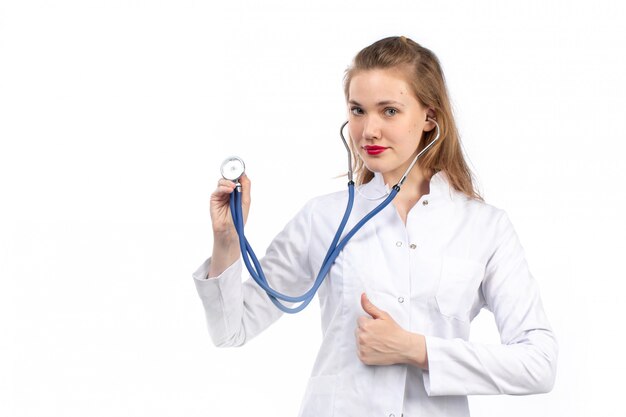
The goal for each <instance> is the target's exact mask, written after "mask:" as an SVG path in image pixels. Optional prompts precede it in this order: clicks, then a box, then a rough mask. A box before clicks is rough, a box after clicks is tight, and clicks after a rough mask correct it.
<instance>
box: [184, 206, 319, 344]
mask: <svg viewBox="0 0 626 417" xmlns="http://www.w3.org/2000/svg"><path fill="white" fill-rule="evenodd" d="M312 204H313V203H312V202H309V204H307V205H306V206H305V207H304V208H303V209H302V210H301V211H300V212H299V213H298V214H297V215H296V216H295V217H294V218H293V219H292V220H291V221H290V222H289V223H288V224H287V225H286V226H285V228H284V229H283V231H282V232H280V233H279V234H278V235H277V236H276V238H274V240H273V241H272V243H271V244H270V246H269V248H268V250H267V252H266V254H265V256H264V257H263V258H262V259H261V260H260V263H261V266H262V268H263V271H264V272H265V274H266V278H267V280H268V283H269V285H270V286H271V287H272V288H274V289H276V290H277V291H279V292H282V293H284V294H287V295H294V296H295V295H300V294H302V293H304V292H305V291H307V290H308V289H309V288H310V287H311V286H312V284H313V280H312V278H313V277H312V273H311V269H310V268H309V260H308V242H309V239H310V231H311V225H310V222H311V207H312ZM229 245H230V246H229ZM219 247H220V248H219V249H216V246H214V250H213V255H214V256H213V257H211V258H209V259H207V260H206V261H205V262H204V263H203V264H202V265H201V266H200V268H198V270H197V271H196V272H195V273H194V274H193V277H194V281H195V285H196V289H197V291H198V295H199V296H200V299H201V300H202V304H203V306H204V310H205V315H206V320H207V325H208V329H209V333H210V335H211V339H212V341H213V343H214V344H215V345H216V346H220V347H226V346H241V345H243V344H245V343H246V342H248V341H249V340H251V339H252V338H253V337H255V336H256V335H258V334H259V333H260V332H262V331H263V330H264V329H266V328H267V327H268V326H269V325H271V324H272V323H274V322H275V321H276V320H277V319H278V318H279V317H280V316H282V314H283V312H282V311H281V310H279V309H278V308H277V307H276V306H275V305H274V304H273V303H272V302H271V301H270V299H269V297H268V296H267V294H266V293H265V291H264V290H263V289H261V288H260V287H259V286H258V285H257V283H256V282H254V280H252V278H251V277H250V276H249V274H248V273H247V271H246V272H245V277H246V278H247V279H246V280H245V282H242V276H244V271H243V261H242V260H241V257H240V251H239V247H238V242H236V243H232V242H231V243H227V244H224V243H223V242H222V244H221V245H219ZM234 247H236V250H234V249H232V248H234ZM231 250H232V251H234V253H235V254H236V255H235V257H234V258H235V261H234V263H232V261H231V259H230V258H229V256H232V255H233V252H231ZM218 254H219V262H220V265H216V264H217V262H216V260H217V259H218ZM225 259H226V261H225ZM229 262H230V263H229ZM214 270H215V271H217V272H218V275H217V276H215V277H212V278H208V276H212V275H213V271H214ZM284 304H285V305H287V306H292V305H294V303H284Z"/></svg>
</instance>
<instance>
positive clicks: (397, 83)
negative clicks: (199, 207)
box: [194, 37, 557, 417]
mask: <svg viewBox="0 0 626 417" xmlns="http://www.w3.org/2000/svg"><path fill="white" fill-rule="evenodd" d="M345 95H346V102H347V106H348V122H349V123H348V127H349V132H350V137H351V147H352V150H353V152H354V154H355V155H356V157H355V161H354V167H355V172H356V174H357V178H356V183H357V186H358V187H357V189H358V191H359V192H358V193H357V194H356V197H355V201H354V208H353V211H352V215H351V217H350V221H349V223H348V225H347V227H346V229H345V230H350V228H351V227H352V226H353V225H354V224H355V223H356V222H358V221H359V220H360V219H361V218H363V216H365V215H366V214H367V213H368V212H369V211H370V210H372V209H373V208H374V207H376V206H377V205H378V204H379V203H380V202H381V201H382V200H381V199H382V198H384V197H386V196H387V193H388V192H389V188H390V187H392V186H393V185H394V184H396V183H398V181H399V180H400V178H401V177H402V175H403V174H404V172H405V171H406V169H407V167H408V166H409V165H410V164H411V162H412V161H413V159H414V158H415V156H416V155H417V153H418V152H419V151H421V150H422V149H424V148H425V147H426V146H427V145H428V144H430V143H431V142H432V141H433V140H434V139H435V138H436V135H437V134H438V135H439V140H437V142H436V143H435V144H434V145H433V146H432V148H430V149H429V150H427V152H426V153H425V154H424V156H423V157H422V158H421V159H419V161H418V162H417V164H416V165H415V166H414V167H413V169H412V170H411V171H410V174H409V176H408V178H407V179H406V181H405V182H404V184H403V186H402V189H401V191H400V193H399V194H398V195H397V196H396V198H395V199H394V200H393V201H392V204H390V205H389V206H387V207H386V208H385V209H384V210H382V211H381V212H380V213H379V214H377V215H376V216H374V217H373V218H372V220H370V221H369V222H368V223H367V224H366V225H365V226H364V227H363V228H362V229H361V230H360V231H359V232H358V233H357V234H356V235H355V236H354V237H353V238H352V239H351V240H350V241H349V243H348V244H347V246H346V247H345V248H344V250H343V251H342V252H341V254H340V255H339V257H338V258H337V259H336V261H335V263H334V264H333V266H332V267H331V269H330V272H329V274H328V276H327V278H326V280H325V281H324V283H323V284H322V286H321V287H320V288H319V291H318V297H319V301H320V306H321V315H322V317H321V319H322V329H323V341H322V345H321V347H320V350H319V354H318V356H317V360H316V361H315V364H314V368H313V372H312V375H311V378H310V380H309V383H308V386H307V390H306V393H305V396H304V400H303V402H302V406H301V409H300V416H315V417H327V416H328V417H330V416H338V417H339V416H340V417H347V416H358V417H363V416H381V417H382V416H389V417H400V416H404V417H413V416H447V417H451V416H468V415H469V410H468V402H467V395H471V394H533V393H544V392H548V391H550V390H551V389H552V386H553V383H554V379H555V373H556V359H557V343H556V340H555V338H554V335H553V333H552V331H551V329H550V325H549V323H548V320H547V318H546V316H545V314H544V310H543V307H542V303H541V299H540V295H539V290H538V287H537V284H536V282H535V280H534V279H533V277H532V275H531V273H530V271H529V269H528V265H527V264H526V261H525V257H524V251H523V248H522V246H521V245H520V242H519V240H518V237H517V235H516V233H515V231H514V229H513V226H512V225H511V222H510V221H509V219H508V217H507V215H506V213H505V212H504V211H503V210H500V209H498V208H496V207H493V206H491V205H489V204H486V203H485V202H484V201H483V200H482V198H481V197H480V195H479V194H478V193H477V192H476V191H475V189H474V185H473V182H472V175H471V173H470V170H469V169H468V167H467V164H466V163H465V160H464V158H463V153H462V150H461V146H460V140H459V135H458V133H457V130H456V127H455V122H454V118H453V115H452V110H451V106H450V101H449V98H448V94H447V91H446V85H445V81H444V76H443V73H442V71H441V67H440V65H439V61H438V59H437V58H436V56H435V55H434V54H433V53H432V52H431V51H430V50H428V49H426V48H424V47H422V46H420V45H418V44H417V43H415V42H413V41H412V40H410V39H407V38H405V37H392V38H386V39H382V40H380V41H378V42H376V43H374V44H372V45H370V46H368V47H367V48H365V49H363V50H362V51H360V52H359V53H358V54H357V56H356V57H355V59H354V62H353V64H352V66H351V67H350V68H349V69H348V71H347V72H346V77H345ZM240 182H241V184H242V193H243V209H244V218H245V216H246V215H247V212H248V210H249V207H250V181H249V179H248V178H246V177H245V176H244V177H243V178H242V179H241V180H240ZM233 189H234V184H233V183H232V182H230V181H227V180H220V181H219V183H218V187H217V189H216V190H215V192H214V193H213V194H212V195H211V219H212V225H213V231H214V246H213V256H212V257H211V258H209V259H208V260H207V261H206V262H205V263H204V264H203V265H202V266H201V267H200V268H199V269H198V270H197V271H196V272H195V273H194V278H195V283H196V286H197V290H198V293H199V294H200V297H201V299H202V302H203V304H204V308H205V310H206V318H207V321H208V324H209V332H210V334H211V337H212V340H213V342H214V343H215V344H216V345H217V346H240V345H242V344H244V343H246V342H247V341H249V340H250V339H252V338H253V337H255V336H256V335H258V334H259V333H260V332H261V331H263V330H264V329H265V328H267V327H268V326H269V325H270V324H272V323H273V322H274V321H276V320H277V319H278V318H279V317H280V316H281V315H282V311H281V310H279V309H278V308H276V306H275V305H273V303H272V302H271V301H270V299H269V298H268V296H267V294H266V293H265V292H264V291H263V290H262V289H261V288H260V287H259V286H258V285H257V284H256V283H254V282H253V281H252V280H251V279H248V280H246V281H245V282H243V283H242V280H241V277H242V262H241V259H240V256H241V255H240V251H239V244H238V238H237V234H236V232H235V229H234V227H233V223H232V220H231V214H230V210H229V203H228V201H229V195H230V193H231V192H233ZM346 201H347V193H346V192H345V191H341V192H337V193H334V194H329V195H324V196H321V197H317V198H314V199H312V200H311V201H309V202H308V203H307V204H306V205H305V207H304V208H303V209H302V210H301V211H300V212H299V213H298V214H297V215H296V216H295V217H294V218H293V219H292V220H291V221H290V222H289V223H288V224H287V226H286V227H285V229H284V230H283V231H282V232H281V233H280V234H279V235H278V236H277V237H276V238H275V239H274V240H273V242H272V243H271V245H270V247H269V249H268V251H267V253H266V255H265V257H264V258H263V259H262V261H261V265H262V267H263V269H264V271H265V274H266V276H267V279H268V282H269V284H270V285H271V286H272V287H273V288H275V289H277V290H278V291H280V292H284V293H286V294H289V295H294V296H295V295H300V294H302V293H304V292H306V291H307V290H308V289H309V288H310V287H311V286H312V285H313V281H314V278H315V275H316V273H317V271H318V269H319V266H320V265H321V264H322V261H323V260H324V257H325V254H326V250H327V248H328V245H329V244H330V242H331V241H332V239H333V236H334V234H335V231H336V230H337V227H338V225H339V223H340V221H341V214H342V213H343V211H344V209H345V206H346ZM288 305H289V304H288ZM482 308H487V309H489V310H490V311H491V312H493V314H494V317H495V320H496V324H497V327H498V330H499V332H500V338H501V342H502V343H501V344H499V345H487V344H480V343H471V342H469V341H468V337H469V330H470V323H471V321H472V319H473V318H474V317H475V316H476V315H477V314H478V313H479V311H480V310H481V309H482Z"/></svg>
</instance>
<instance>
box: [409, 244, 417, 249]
mask: <svg viewBox="0 0 626 417" xmlns="http://www.w3.org/2000/svg"><path fill="white" fill-rule="evenodd" d="M409 247H410V248H411V249H415V248H416V247H417V245H416V244H415V243H411V246H409Z"/></svg>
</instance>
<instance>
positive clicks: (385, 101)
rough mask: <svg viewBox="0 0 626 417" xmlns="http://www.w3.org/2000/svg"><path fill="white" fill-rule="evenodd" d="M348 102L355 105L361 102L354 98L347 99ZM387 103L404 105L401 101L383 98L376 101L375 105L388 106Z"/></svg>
mask: <svg viewBox="0 0 626 417" xmlns="http://www.w3.org/2000/svg"><path fill="white" fill-rule="evenodd" d="M348 103H350V104H354V105H357V106H360V105H361V104H359V103H358V102H357V101H355V100H349V101H348ZM389 104H398V105H400V106H402V107H404V104H403V103H400V102H399V101H395V100H383V101H379V102H378V103H376V105H377V106H388V105H389Z"/></svg>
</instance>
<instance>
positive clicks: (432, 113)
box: [424, 107, 437, 132]
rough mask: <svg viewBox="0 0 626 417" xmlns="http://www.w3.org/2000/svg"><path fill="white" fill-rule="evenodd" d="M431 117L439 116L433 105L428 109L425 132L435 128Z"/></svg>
mask: <svg viewBox="0 0 626 417" xmlns="http://www.w3.org/2000/svg"><path fill="white" fill-rule="evenodd" d="M430 119H435V120H437V116H436V115H435V109H433V108H432V107H429V108H428V110H426V124H425V125H424V131H425V132H430V131H431V130H433V129H434V128H435V124H434V123H433V122H431V121H430Z"/></svg>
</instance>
